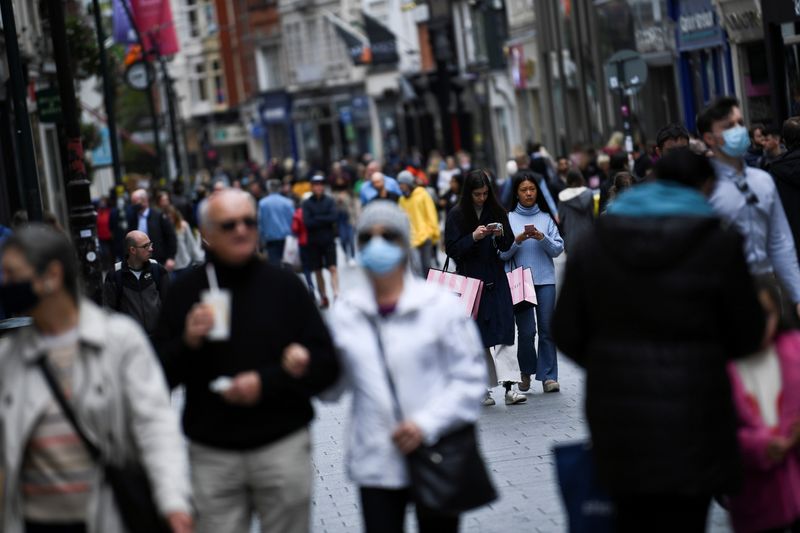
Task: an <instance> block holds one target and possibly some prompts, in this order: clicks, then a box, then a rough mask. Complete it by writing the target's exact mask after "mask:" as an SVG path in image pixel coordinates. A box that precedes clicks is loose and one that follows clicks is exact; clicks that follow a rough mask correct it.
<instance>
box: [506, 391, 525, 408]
mask: <svg viewBox="0 0 800 533" xmlns="http://www.w3.org/2000/svg"><path fill="white" fill-rule="evenodd" d="M527 401H528V397H527V396H525V395H524V394H520V393H519V392H517V391H515V390H514V389H511V390H507V391H506V405H514V404H517V403H525V402H527Z"/></svg>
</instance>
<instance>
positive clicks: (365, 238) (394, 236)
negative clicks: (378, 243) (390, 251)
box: [358, 231, 400, 246]
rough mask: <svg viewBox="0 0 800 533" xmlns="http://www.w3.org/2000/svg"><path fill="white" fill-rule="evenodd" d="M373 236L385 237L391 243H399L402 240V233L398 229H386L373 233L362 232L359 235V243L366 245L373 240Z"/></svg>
mask: <svg viewBox="0 0 800 533" xmlns="http://www.w3.org/2000/svg"><path fill="white" fill-rule="evenodd" d="M373 237H383V240H385V241H386V242H391V243H395V244H396V243H398V242H400V234H399V233H397V232H396V231H384V232H383V233H378V234H372V233H360V234H359V235H358V244H360V245H361V246H364V245H365V244H367V243H368V242H369V241H371V240H372V238H373Z"/></svg>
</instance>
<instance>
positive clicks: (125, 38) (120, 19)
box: [112, 0, 137, 44]
mask: <svg viewBox="0 0 800 533" xmlns="http://www.w3.org/2000/svg"><path fill="white" fill-rule="evenodd" d="M112 1H113V7H114V10H113V13H112V17H113V23H114V42H115V43H117V44H137V41H136V32H135V31H134V30H133V26H131V20H130V19H129V18H128V14H127V13H126V12H125V7H124V6H123V5H122V2H128V6H129V7H130V2H129V0H112Z"/></svg>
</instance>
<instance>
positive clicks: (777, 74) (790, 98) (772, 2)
mask: <svg viewBox="0 0 800 533" xmlns="http://www.w3.org/2000/svg"><path fill="white" fill-rule="evenodd" d="M761 14H762V17H763V18H764V37H765V39H764V41H765V43H766V54H765V59H766V63H767V66H768V71H769V85H770V86H771V87H772V93H771V94H770V102H771V106H772V112H773V116H774V118H775V119H776V122H777V123H781V122H783V120H785V119H786V118H788V117H790V116H795V115H800V2H796V1H795V0H761Z"/></svg>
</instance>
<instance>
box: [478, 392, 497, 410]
mask: <svg viewBox="0 0 800 533" xmlns="http://www.w3.org/2000/svg"><path fill="white" fill-rule="evenodd" d="M496 403H497V402H495V401H494V398H492V391H490V390H487V391H486V396H485V397H484V398H483V401H482V402H481V405H483V406H484V407H491V406H493V405H495V404H496Z"/></svg>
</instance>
